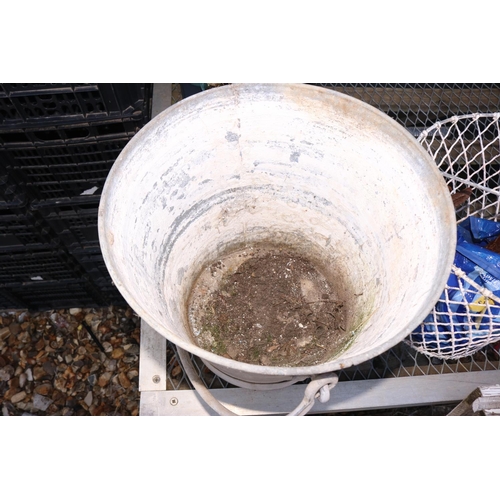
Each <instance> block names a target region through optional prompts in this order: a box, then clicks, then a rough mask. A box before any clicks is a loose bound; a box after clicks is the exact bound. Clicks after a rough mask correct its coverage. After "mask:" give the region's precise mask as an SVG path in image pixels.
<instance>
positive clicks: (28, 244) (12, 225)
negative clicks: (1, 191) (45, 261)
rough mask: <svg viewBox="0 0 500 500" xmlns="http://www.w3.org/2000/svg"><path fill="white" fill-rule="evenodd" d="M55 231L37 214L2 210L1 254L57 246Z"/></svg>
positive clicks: (0, 219)
mask: <svg viewBox="0 0 500 500" xmlns="http://www.w3.org/2000/svg"><path fill="white" fill-rule="evenodd" d="M53 235H54V233H53V231H52V230H51V229H50V227H48V226H44V224H43V221H42V220H40V219H39V218H38V217H37V216H36V215H35V214H33V213H29V212H27V211H25V210H24V209H19V210H15V209H12V208H8V209H7V208H0V253H6V252H11V251H26V250H36V249H43V248H46V247H47V245H49V246H50V245H56V242H54V241H53Z"/></svg>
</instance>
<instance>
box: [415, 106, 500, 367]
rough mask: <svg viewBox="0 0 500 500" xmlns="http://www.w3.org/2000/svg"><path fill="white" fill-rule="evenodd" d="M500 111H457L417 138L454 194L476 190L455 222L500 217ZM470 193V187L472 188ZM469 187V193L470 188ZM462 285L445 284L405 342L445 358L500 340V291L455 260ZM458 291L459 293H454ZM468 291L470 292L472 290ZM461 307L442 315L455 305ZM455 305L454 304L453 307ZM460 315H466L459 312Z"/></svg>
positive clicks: (453, 271) (459, 212)
mask: <svg viewBox="0 0 500 500" xmlns="http://www.w3.org/2000/svg"><path fill="white" fill-rule="evenodd" d="M499 119H500V113H485V114H481V113H479V114H471V115H463V116H454V117H452V118H450V119H447V120H444V121H441V122H438V123H436V124H435V125H433V126H432V127H430V128H428V129H426V130H425V131H424V132H422V133H421V134H420V136H419V138H418V140H419V142H420V143H421V144H422V145H423V146H424V148H426V149H427V151H428V152H429V154H430V155H431V156H432V157H433V158H434V160H435V162H436V164H437V166H438V167H439V169H440V170H441V172H442V174H443V176H444V178H445V180H446V182H447V184H448V187H449V188H450V191H451V193H452V194H454V193H459V192H461V191H463V190H464V189H466V188H470V189H471V191H472V193H471V194H470V197H469V198H468V199H467V200H466V201H465V202H464V204H463V205H462V206H460V207H458V208H457V212H456V213H457V223H460V222H462V221H464V220H465V219H467V218H468V217H469V216H475V217H481V218H485V219H489V220H494V221H498V220H499V219H500V213H499V212H500V126H499ZM469 193H470V192H469ZM469 193H467V194H469ZM452 273H453V274H455V276H456V277H457V281H458V286H457V287H456V288H455V287H451V286H449V285H447V286H446V289H445V290H444V292H443V295H442V296H441V299H440V301H439V302H438V304H436V306H435V308H434V309H433V311H432V312H431V314H429V316H428V317H427V318H426V319H425V321H424V322H423V323H422V324H421V325H420V327H419V328H418V329H417V330H415V332H413V333H412V334H411V335H410V336H409V337H407V339H406V342H407V343H408V344H409V345H410V346H411V347H413V348H414V349H415V350H417V351H418V352H421V353H423V354H426V355H429V356H433V357H437V358H441V359H458V358H462V357H466V356H470V355H472V354H474V353H475V352H477V351H478V350H480V349H482V348H483V347H485V346H486V345H488V344H492V343H494V342H498V341H500V317H499V314H498V310H496V311H495V309H496V308H497V307H499V306H500V293H499V292H496V293H497V294H498V295H499V296H498V297H497V296H495V295H494V294H493V293H492V292H491V291H490V290H487V289H485V288H483V287H482V286H479V285H478V284H477V283H475V282H474V281H473V280H472V279H470V278H469V277H468V276H467V275H466V274H465V273H464V272H463V271H462V270H461V269H459V268H458V267H456V266H455V265H454V266H453V268H452ZM455 291H459V292H460V293H459V294H456V293H453V292H455ZM471 291H472V292H474V300H473V301H471V302H468V301H467V300H466V299H464V298H462V302H460V303H458V302H457V301H456V300H455V301H452V300H451V298H450V297H452V296H455V298H456V296H462V297H463V296H464V295H465V292H471ZM469 296H470V293H469ZM460 305H461V306H464V307H460V308H459V309H460V312H458V313H454V314H456V315H455V316H454V317H455V319H457V318H458V319H459V320H460V327H459V328H456V327H455V326H451V327H450V325H451V324H452V323H453V319H452V315H450V314H448V315H445V316H443V313H442V312H443V310H445V311H448V310H450V309H452V308H455V309H456V306H460ZM454 306H455V307H454ZM459 316H462V317H461V318H459Z"/></svg>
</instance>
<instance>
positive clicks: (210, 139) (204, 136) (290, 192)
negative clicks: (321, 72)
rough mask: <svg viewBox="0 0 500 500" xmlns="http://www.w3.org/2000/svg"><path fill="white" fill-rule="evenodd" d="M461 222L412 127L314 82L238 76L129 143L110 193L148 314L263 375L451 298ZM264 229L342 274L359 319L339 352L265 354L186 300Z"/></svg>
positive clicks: (388, 329) (107, 201) (107, 247)
mask: <svg viewBox="0 0 500 500" xmlns="http://www.w3.org/2000/svg"><path fill="white" fill-rule="evenodd" d="M455 232H456V224H455V213H454V209H453V204H452V202H451V198H450V195H449V192H448V189H447V187H446V185H445V183H444V181H443V179H442V177H441V175H440V173H439V171H438V169H437V167H436V166H435V164H434V163H433V161H432V159H431V158H430V157H429V156H428V155H427V153H426V152H425V151H424V149H423V148H422V147H421V146H420V145H419V144H418V143H417V141H416V140H415V139H414V138H413V137H412V136H411V135H410V134H409V133H408V132H407V131H405V130H404V129H403V128H402V127H401V126H399V125H398V124H397V123H396V122H394V121H393V120H391V119H390V118H389V117H387V116H386V115H385V114H383V113H381V112H379V111H378V110H376V109H374V108H373V107H371V106H368V105H366V104H364V103H362V102H361V101H358V100H356V99H353V98H350V97H347V96H345V95H343V94H339V93H336V92H333V91H330V90H326V89H321V88H318V87H313V86H308V85H302V84H292V85H286V84H279V85H275V84H269V85H267V84H266V85H230V86H225V87H219V88H216V89H213V90H209V91H205V92H203V93H200V94H197V95H195V96H193V97H190V98H188V99H185V100H183V101H181V102H180V103H178V104H176V105H174V106H172V107H170V108H168V109H167V110H165V111H164V112H163V113H161V114H160V115H158V116H157V117H156V118H155V119H154V120H152V121H151V122H150V123H148V124H147V125H146V126H145V127H144V128H143V129H142V130H141V131H140V132H139V133H138V134H137V135H136V136H135V137H134V138H133V139H132V140H131V141H130V143H129V144H128V145H127V146H126V147H125V149H124V150H123V151H122V153H121V154H120V156H119V157H118V159H117V160H116V162H115V165H114V166H113V168H112V170H111V172H110V174H109V176H108V179H107V182H106V185H105V187H104V191H103V194H102V197H101V204H100V208H99V237H100V242H101V248H102V252H103V255H104V259H105V262H106V265H107V267H108V269H109V272H110V274H111V276H112V278H113V281H114V283H115V285H116V286H117V287H118V289H119V290H120V292H121V293H122V294H123V296H124V297H125V299H126V300H127V301H128V303H129V304H130V306H131V307H132V308H133V309H134V310H135V311H136V313H137V314H139V315H140V316H141V317H142V318H143V319H144V320H145V321H146V322H147V323H149V324H150V325H151V326H152V327H153V328H154V329H156V330H157V331H158V332H159V333H160V334H162V335H164V336H165V337H166V338H168V339H169V340H170V341H172V342H173V343H175V344H177V345H178V346H179V347H181V348H183V349H185V350H187V351H190V352H192V353H194V354H196V355H197V356H200V357H201V358H202V359H203V360H204V361H205V362H207V363H208V364H209V365H210V366H212V367H214V368H215V369H216V370H219V371H220V372H221V373H222V374H228V375H229V376H231V377H235V378H237V379H238V380H247V381H250V382H251V383H253V382H255V383H275V382H280V381H283V380H287V379H288V380H289V379H291V378H292V377H294V376H302V377H304V376H310V375H313V374H321V373H326V372H331V371H335V370H338V369H340V368H342V367H347V366H350V365H353V364H358V363H361V362H363V361H366V360H368V359H370V358H372V357H375V356H377V355H378V354H380V353H382V352H384V351H386V350H387V349H389V348H391V347H392V346H394V345H395V344H397V343H398V342H400V341H401V340H402V339H403V338H404V337H406V336H407V335H408V334H409V333H410V332H411V331H412V330H413V329H414V328H415V327H416V326H418V324H419V323H420V322H421V321H422V320H423V319H424V317H425V316H426V315H427V314H428V312H429V311H430V310H431V309H432V307H433V306H434V304H435V303H436V301H437V300H438V298H439V296H440V294H441V291H442V290H443V288H444V286H445V283H446V280H447V278H448V275H449V272H450V268H451V264H452V261H453V256H454V252H455V241H456V240H455V239H456V234H455ZM259 242H266V243H269V242H274V243H276V244H287V245H292V246H293V247H294V248H295V249H296V250H297V251H299V252H301V253H303V254H304V255H305V256H306V257H307V258H308V259H310V260H312V261H313V262H317V263H320V264H321V267H322V268H323V269H327V270H330V271H331V273H332V276H333V277H335V276H337V278H338V279H342V281H343V282H344V284H345V290H346V297H345V299H347V300H349V301H350V302H351V303H352V310H353V312H352V315H351V319H350V325H351V329H352V330H353V331H354V332H355V333H356V334H355V337H354V341H353V342H352V344H351V345H350V346H349V347H348V349H346V350H345V351H344V352H343V353H341V354H340V355H338V356H337V357H336V358H335V359H332V360H331V361H329V362H327V363H323V364H319V365H315V366H306V367H294V368H290V367H286V366H283V367H275V366H273V367H268V366H260V365H252V364H247V363H241V362H236V361H234V360H231V359H227V358H225V357H221V356H218V355H216V354H213V353H210V352H208V351H204V350H202V349H200V348H199V347H197V346H196V345H195V344H194V343H193V341H192V340H191V336H190V333H189V324H188V319H187V314H186V305H187V300H188V297H189V293H190V290H191V288H192V286H193V283H194V281H195V279H196V278H197V276H198V275H199V273H200V271H201V270H202V268H203V267H204V266H205V265H207V264H210V263H212V262H214V261H215V260H217V259H218V258H219V257H220V256H221V255H223V254H225V253H226V252H228V251H230V250H232V249H234V248H235V247H238V246H241V245H245V244H252V243H259Z"/></svg>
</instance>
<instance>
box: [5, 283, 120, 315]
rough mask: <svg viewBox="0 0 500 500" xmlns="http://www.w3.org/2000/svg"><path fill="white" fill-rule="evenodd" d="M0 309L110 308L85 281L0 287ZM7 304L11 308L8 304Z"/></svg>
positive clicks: (109, 303) (105, 299) (107, 302)
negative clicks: (1, 302)
mask: <svg viewBox="0 0 500 500" xmlns="http://www.w3.org/2000/svg"><path fill="white" fill-rule="evenodd" d="M2 297H4V298H3V300H4V301H5V302H4V303H3V304H0V307H2V308H4V309H5V308H9V307H13V305H14V306H15V304H13V302H16V303H17V304H19V306H18V307H22V308H26V309H29V310H32V311H37V310H44V311H45V310H50V309H65V308H69V307H101V306H106V305H111V302H109V299H108V298H106V297H103V296H102V295H101V294H99V292H98V291H97V290H95V289H94V288H93V287H92V285H91V284H89V282H88V281H87V280H84V279H80V280H77V279H72V280H61V281H34V282H30V283H20V284H14V285H9V286H1V285H0V300H2ZM9 302H10V304H9Z"/></svg>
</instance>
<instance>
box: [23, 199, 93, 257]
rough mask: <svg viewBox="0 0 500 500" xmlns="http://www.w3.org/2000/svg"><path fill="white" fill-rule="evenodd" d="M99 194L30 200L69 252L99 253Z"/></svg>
mask: <svg viewBox="0 0 500 500" xmlns="http://www.w3.org/2000/svg"><path fill="white" fill-rule="evenodd" d="M99 201H100V197H99V196H80V197H78V198H73V199H71V200H68V201H66V202H61V203H57V204H56V203H50V204H49V203H41V204H36V203H35V204H32V212H33V213H35V214H38V215H39V217H40V219H43V220H44V223H45V225H46V226H47V227H50V228H51V229H52V231H53V232H54V234H55V235H56V237H57V238H58V239H59V240H60V241H61V243H62V244H63V245H64V246H65V247H66V248H67V249H68V250H70V251H71V252H73V251H82V250H91V251H94V252H98V253H99V254H100V247H99V234H98V227H97V223H98V212H99Z"/></svg>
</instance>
